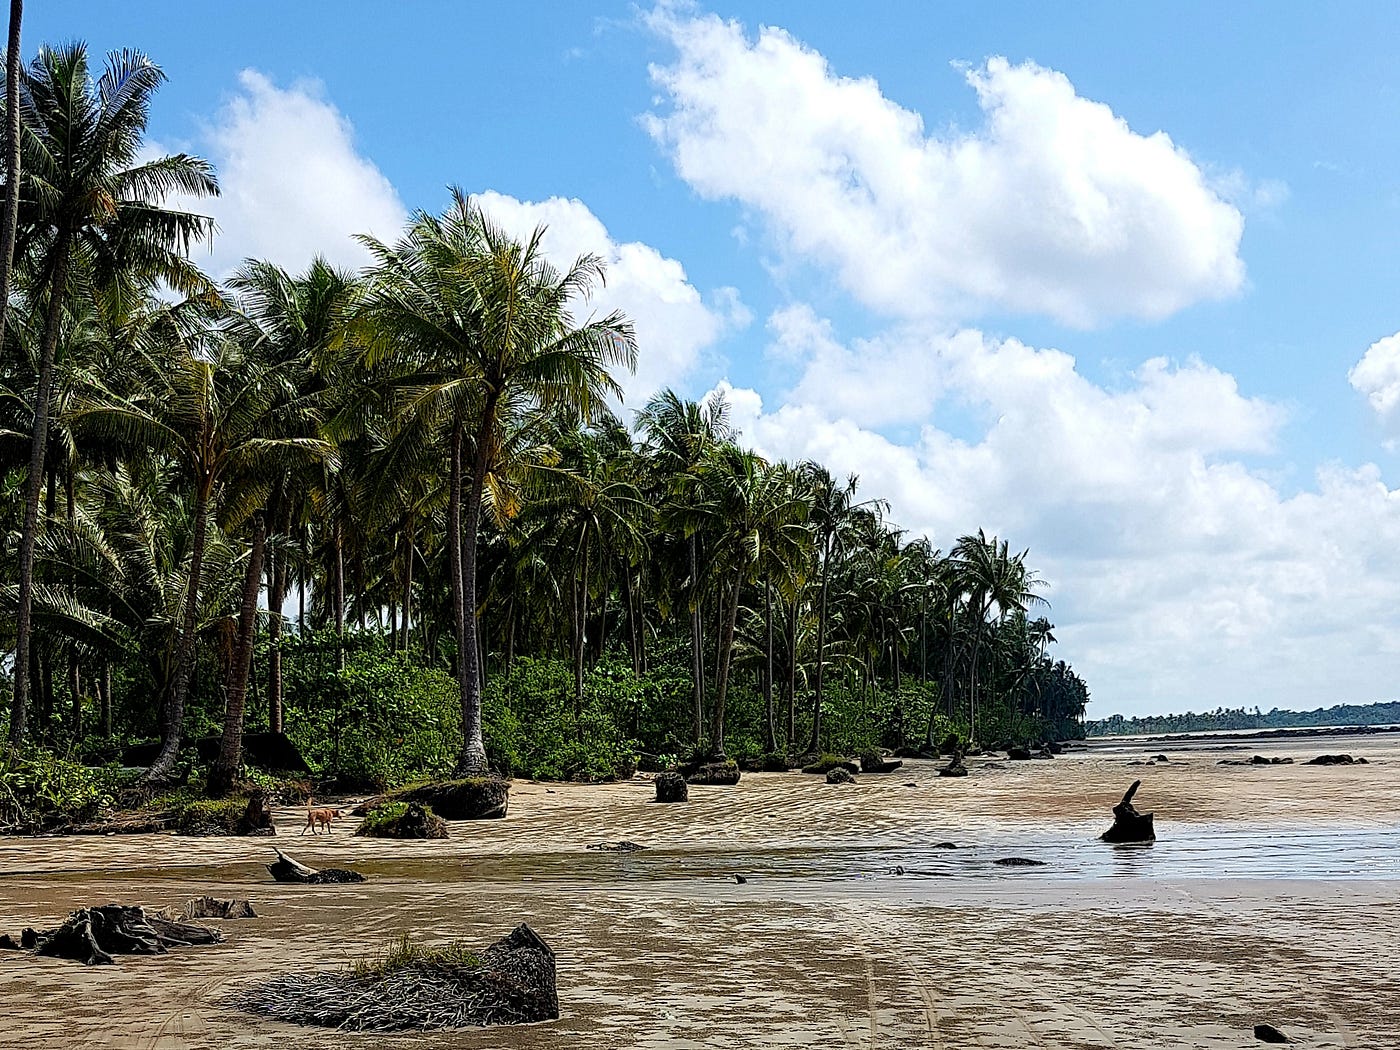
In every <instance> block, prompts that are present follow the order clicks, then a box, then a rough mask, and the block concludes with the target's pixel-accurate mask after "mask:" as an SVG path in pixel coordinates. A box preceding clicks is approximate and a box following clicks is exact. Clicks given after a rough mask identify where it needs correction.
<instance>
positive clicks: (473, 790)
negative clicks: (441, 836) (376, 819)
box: [382, 777, 510, 820]
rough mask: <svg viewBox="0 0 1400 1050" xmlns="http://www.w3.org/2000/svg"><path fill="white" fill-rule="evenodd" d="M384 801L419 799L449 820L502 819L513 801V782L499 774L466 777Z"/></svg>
mask: <svg viewBox="0 0 1400 1050" xmlns="http://www.w3.org/2000/svg"><path fill="white" fill-rule="evenodd" d="M382 801H384V802H419V803H421V804H423V805H425V806H431V807H432V810H433V812H434V813H436V814H437V815H438V816H440V817H443V818H445V819H447V820H499V819H500V818H502V817H504V816H505V815H506V809H507V807H508V805H509V803H510V784H509V783H508V782H507V781H504V780H501V779H500V778H499V777H464V778H463V779H461V780H443V781H440V782H438V783H434V784H420V785H418V786H417V787H411V788H406V789H404V790H402V791H395V792H392V793H391V794H388V795H385V796H384V798H383V800H382Z"/></svg>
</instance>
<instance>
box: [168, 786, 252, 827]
mask: <svg viewBox="0 0 1400 1050" xmlns="http://www.w3.org/2000/svg"><path fill="white" fill-rule="evenodd" d="M247 808H248V800H247V798H244V797H241V796H238V795H235V796H233V797H231V798H199V799H188V800H186V801H185V802H184V803H183V804H182V805H180V806H179V807H178V808H177V809H176V811H175V830H176V831H177V832H179V833H180V834H181V835H237V834H238V826H239V822H240V821H242V819H243V813H244V811H245V810H247Z"/></svg>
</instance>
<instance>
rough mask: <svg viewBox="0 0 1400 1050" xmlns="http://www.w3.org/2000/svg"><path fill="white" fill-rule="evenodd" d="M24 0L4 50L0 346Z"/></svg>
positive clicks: (13, 202) (15, 213)
mask: <svg viewBox="0 0 1400 1050" xmlns="http://www.w3.org/2000/svg"><path fill="white" fill-rule="evenodd" d="M23 20H24V0H10V37H9V43H8V44H7V46H6V50H5V205H4V210H3V212H0V346H4V344H5V320H6V318H5V315H6V313H8V312H9V305H10V273H11V270H12V268H13V266H14V261H15V233H16V231H17V230H18V228H19V180H20V168H21V160H20V143H19V126H20V112H19V77H20V69H21V68H22V62H21V55H20V44H19V37H20V23H21V22H22V21H23Z"/></svg>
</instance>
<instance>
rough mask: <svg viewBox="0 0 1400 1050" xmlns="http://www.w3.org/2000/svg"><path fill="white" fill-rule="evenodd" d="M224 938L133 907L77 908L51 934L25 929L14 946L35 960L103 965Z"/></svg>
mask: <svg viewBox="0 0 1400 1050" xmlns="http://www.w3.org/2000/svg"><path fill="white" fill-rule="evenodd" d="M223 939H224V935H223V934H222V933H220V932H219V931H218V930H211V929H209V928H208V927H207V926H196V925H194V924H193V923H187V922H177V921H174V920H170V919H164V918H161V917H160V916H159V915H148V914H146V911H145V909H144V908H142V907H140V906H139V905H127V904H104V905H102V906H101V907H96V908H80V909H78V910H77V911H75V912H73V913H72V914H71V915H69V916H68V919H67V920H66V921H65V922H64V923H63V925H62V926H59V927H57V928H55V929H52V930H32V929H26V930H25V931H24V932H23V933H22V934H21V935H20V944H21V945H22V946H23V947H25V948H30V949H33V950H34V951H35V952H36V953H38V954H39V955H49V956H53V957H55V958H59V959H75V960H77V961H78V962H81V963H83V964H84V965H85V966H107V965H111V963H112V962H113V961H114V960H113V958H112V956H114V955H134V954H141V955H161V954H164V953H165V952H166V950H167V949H169V948H176V947H188V946H189V945H193V944H218V943H219V942H220V941H222V940H223Z"/></svg>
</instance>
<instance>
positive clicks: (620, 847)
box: [585, 839, 646, 853]
mask: <svg viewBox="0 0 1400 1050" xmlns="http://www.w3.org/2000/svg"><path fill="white" fill-rule="evenodd" d="M585 848H586V849H598V850H602V851H603V852H604V853H636V852H637V851H638V850H642V849H646V847H645V846H643V845H641V844H640V843H637V842H628V841H627V840H626V839H624V840H623V841H621V842H594V843H592V844H591V845H589V846H587V847H585Z"/></svg>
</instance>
